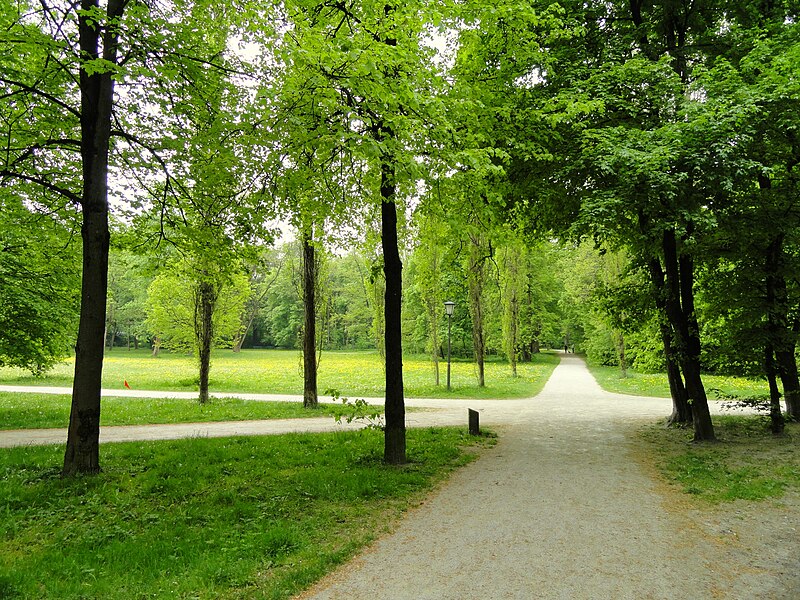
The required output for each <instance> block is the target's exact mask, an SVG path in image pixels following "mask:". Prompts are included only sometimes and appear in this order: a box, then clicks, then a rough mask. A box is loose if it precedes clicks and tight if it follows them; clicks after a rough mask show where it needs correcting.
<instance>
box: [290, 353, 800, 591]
mask: <svg viewBox="0 0 800 600" xmlns="http://www.w3.org/2000/svg"><path fill="white" fill-rule="evenodd" d="M518 408H519V409H520V410H519V411H518V413H517V415H516V417H515V418H514V419H513V425H510V426H505V427H502V428H501V436H500V442H499V444H498V445H497V447H496V448H495V449H493V450H491V451H488V452H486V453H485V454H484V456H483V457H482V458H481V459H480V460H478V461H476V462H474V463H472V464H471V465H469V466H467V467H466V468H464V469H462V470H460V471H459V472H457V473H456V474H455V475H454V476H453V477H452V478H451V479H450V480H449V481H448V482H447V484H446V485H445V486H444V487H443V488H442V489H441V490H440V491H439V492H438V493H437V494H436V495H435V496H433V497H432V498H430V499H429V500H428V502H427V503H426V504H424V505H423V506H422V507H421V508H419V509H416V510H414V511H412V512H411V513H410V514H409V515H407V516H406V518H405V519H404V520H403V521H402V523H401V524H400V526H399V528H398V529H397V531H396V532H395V533H394V534H392V535H389V536H387V537H384V538H383V539H381V540H379V541H378V542H377V543H375V544H374V545H373V547H372V548H370V549H369V550H368V551H367V552H365V553H364V554H363V555H361V556H359V557H358V558H356V559H355V560H354V561H353V562H352V563H350V564H349V565H346V566H345V567H344V568H342V569H340V570H339V571H338V572H335V573H333V574H332V575H331V576H329V577H328V578H326V579H325V580H323V581H322V582H320V584H318V585H317V586H316V587H315V588H313V589H312V590H310V591H309V592H307V593H306V594H304V595H302V596H301V598H306V599H308V598H314V599H348V600H355V599H360V598H363V599H370V600H375V599H387V600H388V599H392V600H399V599H414V600H424V599H431V600H433V599H436V600H445V599H453V600H456V599H458V600H465V599H495V598H496V599H500V598H503V599H504V598H519V599H531V598H564V599H569V600H577V599H583V598H585V599H626V598H630V599H643V598H664V599H666V598H670V599H673V598H674V599H682V598H686V599H693V600H694V599H705V598H737V599H738V598H742V599H744V598H747V599H749V598H775V599H778V598H786V599H787V600H788V599H790V598H794V599H796V598H800V587H798V583H800V581H798V580H797V578H796V577H795V578H794V580H791V578H787V577H786V575H787V573H788V572H789V570H790V569H794V571H795V572H796V571H797V569H798V568H800V554H798V551H797V550H798V546H797V538H796V537H795V538H792V537H791V534H790V535H789V536H788V537H787V536H784V542H785V544H786V545H785V546H784V548H783V550H785V552H783V553H782V554H780V556H776V555H775V553H774V552H772V553H771V554H770V552H771V546H770V543H769V540H763V539H762V540H761V541H760V542H759V541H758V540H756V539H751V538H754V536H752V535H750V534H752V533H753V532H754V531H756V530H759V531H761V532H762V534H763V533H764V531H763V527H764V526H765V523H763V522H762V523H756V524H755V525H757V526H758V527H756V528H755V529H754V530H753V531H751V529H753V528H752V527H751V528H750V529H748V527H749V526H750V525H753V520H752V519H751V518H745V519H744V520H743V521H742V522H740V523H739V525H738V527H739V528H740V529H741V530H742V536H741V539H740V537H739V536H738V534H736V533H735V532H733V531H732V530H731V529H730V528H729V527H730V524H723V523H721V522H720V521H719V519H717V518H715V517H713V516H710V515H708V514H703V515H697V514H694V515H693V514H691V511H689V510H687V509H686V507H685V506H684V502H683V501H682V499H681V497H680V495H679V494H677V493H676V492H673V491H671V490H668V489H666V487H665V486H662V485H659V484H658V483H657V482H656V480H655V479H654V478H653V477H651V476H650V475H648V474H647V472H646V471H645V469H644V467H642V466H640V464H639V463H638V462H637V460H636V457H635V456H633V455H632V448H633V446H631V445H630V444H629V443H628V441H627V440H628V438H627V437H626V435H627V434H629V433H630V431H631V426H632V425H635V424H639V423H640V422H641V418H643V417H644V418H647V419H648V420H652V417H653V416H654V415H655V414H658V415H660V416H664V415H665V414H666V412H667V409H668V408H669V407H668V406H667V407H666V409H665V407H664V405H663V403H662V404H661V405H660V406H657V403H655V402H653V401H651V400H645V399H637V398H632V397H629V396H618V395H615V394H610V393H606V392H604V391H602V390H601V389H600V388H599V386H598V385H597V383H596V382H595V380H594V378H593V377H592V376H591V375H590V374H589V372H588V371H587V369H586V367H585V365H584V364H583V362H582V361H580V359H578V358H577V357H573V356H565V357H564V358H563V359H562V363H561V365H560V366H559V367H558V368H557V369H556V371H555V372H554V374H553V376H552V378H551V379H550V381H549V382H548V384H547V386H546V388H545V389H544V391H543V392H542V393H541V394H540V395H539V396H537V397H536V398H535V399H533V400H532V401H529V402H527V403H525V404H524V405H523V406H519V407H518ZM507 416H508V415H507ZM795 515H796V512H795ZM779 521H780V519H778V520H776V522H775V525H777V526H779V525H780V524H781V523H780V522H779ZM743 523H746V526H745V525H744V524H743ZM784 525H785V523H784ZM759 527H760V528H762V529H759ZM748 536H749V537H748ZM795 536H796V532H795ZM744 538H747V539H746V540H745V539H744ZM768 555H769V556H768ZM781 560H782V561H783V562H782V567H777V568H776V566H775V564H774V563H778V564H781ZM781 569H783V571H781Z"/></svg>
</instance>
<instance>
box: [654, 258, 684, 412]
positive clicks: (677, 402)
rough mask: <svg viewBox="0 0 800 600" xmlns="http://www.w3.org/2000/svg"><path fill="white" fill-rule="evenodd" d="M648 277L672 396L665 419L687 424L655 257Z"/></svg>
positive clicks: (659, 267) (658, 264)
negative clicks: (670, 410)
mask: <svg viewBox="0 0 800 600" xmlns="http://www.w3.org/2000/svg"><path fill="white" fill-rule="evenodd" d="M649 267H650V279H651V281H652V282H653V286H654V287H655V294H656V297H655V304H656V308H657V309H658V311H659V313H660V316H659V319H658V325H659V330H660V332H661V343H662V344H663V346H664V361H665V362H666V365H667V379H668V380H669V392H670V396H671V397H672V414H671V415H670V416H669V418H668V419H667V424H668V425H687V424H689V423H691V422H692V411H691V408H690V407H689V395H688V394H687V393H686V386H685V385H684V383H683V377H681V369H680V366H679V365H678V360H677V357H676V355H675V349H674V347H673V343H672V329H671V328H670V325H669V317H668V316H667V303H666V293H667V292H666V289H665V283H664V270H663V269H662V268H661V263H660V262H659V261H658V259H657V258H652V259H650V262H649Z"/></svg>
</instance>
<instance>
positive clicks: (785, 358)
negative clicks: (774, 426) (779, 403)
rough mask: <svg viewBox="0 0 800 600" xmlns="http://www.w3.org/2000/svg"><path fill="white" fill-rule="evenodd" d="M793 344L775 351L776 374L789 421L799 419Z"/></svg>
mask: <svg viewBox="0 0 800 600" xmlns="http://www.w3.org/2000/svg"><path fill="white" fill-rule="evenodd" d="M794 352H795V345H794V344H791V346H790V347H789V348H786V349H785V350H780V351H778V352H775V358H776V359H777V363H778V374H779V375H780V378H781V385H782V386H783V397H784V401H785V403H786V418H787V419H789V420H791V421H799V420H800V377H798V373H797V359H796V358H795V354H794Z"/></svg>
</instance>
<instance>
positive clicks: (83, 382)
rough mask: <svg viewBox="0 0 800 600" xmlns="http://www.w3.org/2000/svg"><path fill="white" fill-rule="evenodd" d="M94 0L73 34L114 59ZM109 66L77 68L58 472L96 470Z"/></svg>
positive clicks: (112, 41)
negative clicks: (66, 375)
mask: <svg viewBox="0 0 800 600" xmlns="http://www.w3.org/2000/svg"><path fill="white" fill-rule="evenodd" d="M98 6H99V5H98V3H97V1H96V0H83V2H82V4H81V9H82V11H81V12H80V14H79V15H78V37H79V44H80V49H81V52H82V54H83V56H84V57H85V58H99V57H100V35H101V32H104V33H103V53H102V58H103V59H104V60H106V61H108V62H109V63H111V64H116V62H117V33H116V29H115V28H114V27H107V28H106V29H102V28H100V27H98V26H97V24H96V23H93V22H92V21H93V20H94V19H96V17H95V16H94V15H93V14H92V11H93V10H96V9H97V8H98ZM124 7H125V4H124V0H109V3H108V7H107V12H108V16H109V20H113V19H117V18H119V17H121V16H122V12H123V10H124ZM111 75H112V74H111V73H110V72H105V73H94V74H92V75H89V74H88V73H87V72H86V71H85V70H84V69H81V71H80V75H79V86H80V93H81V163H82V175H83V190H82V196H81V209H82V211H83V222H82V225H81V239H82V241H83V271H82V280H81V307H80V321H79V325H78V339H77V342H76V345H75V377H74V380H73V385H72V406H71V408H70V417H69V429H68V432H67V446H66V450H65V452H64V464H63V467H62V471H61V473H62V475H63V476H69V475H74V474H76V473H97V472H99V471H100V446H99V440H100V389H101V381H102V375H103V346H104V344H105V326H106V301H107V297H108V249H109V239H110V234H109V229H108V153H109V140H110V137H111V111H112V107H113V103H114V80H113V78H112V76H111Z"/></svg>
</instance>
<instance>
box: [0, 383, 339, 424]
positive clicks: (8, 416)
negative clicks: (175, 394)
mask: <svg viewBox="0 0 800 600" xmlns="http://www.w3.org/2000/svg"><path fill="white" fill-rule="evenodd" d="M71 401H72V399H71V398H70V396H60V395H54V394H27V393H26V394H16V393H10V392H0V429H37V428H46V427H66V426H67V423H69V409H70V403H71ZM352 412H353V409H351V408H348V407H345V406H343V405H341V404H321V405H320V406H319V407H318V408H316V409H313V410H309V409H305V408H303V405H302V403H300V402H257V401H254V400H238V399H236V398H212V399H211V400H209V402H208V403H206V404H205V405H201V404H200V403H199V402H198V401H197V400H183V399H175V398H114V397H105V398H103V410H102V413H101V415H100V424H101V425H147V424H155V423H205V422H210V421H247V420H251V419H254V420H255V419H298V418H302V417H327V416H330V417H335V416H346V415H348V414H351V413H352Z"/></svg>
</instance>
